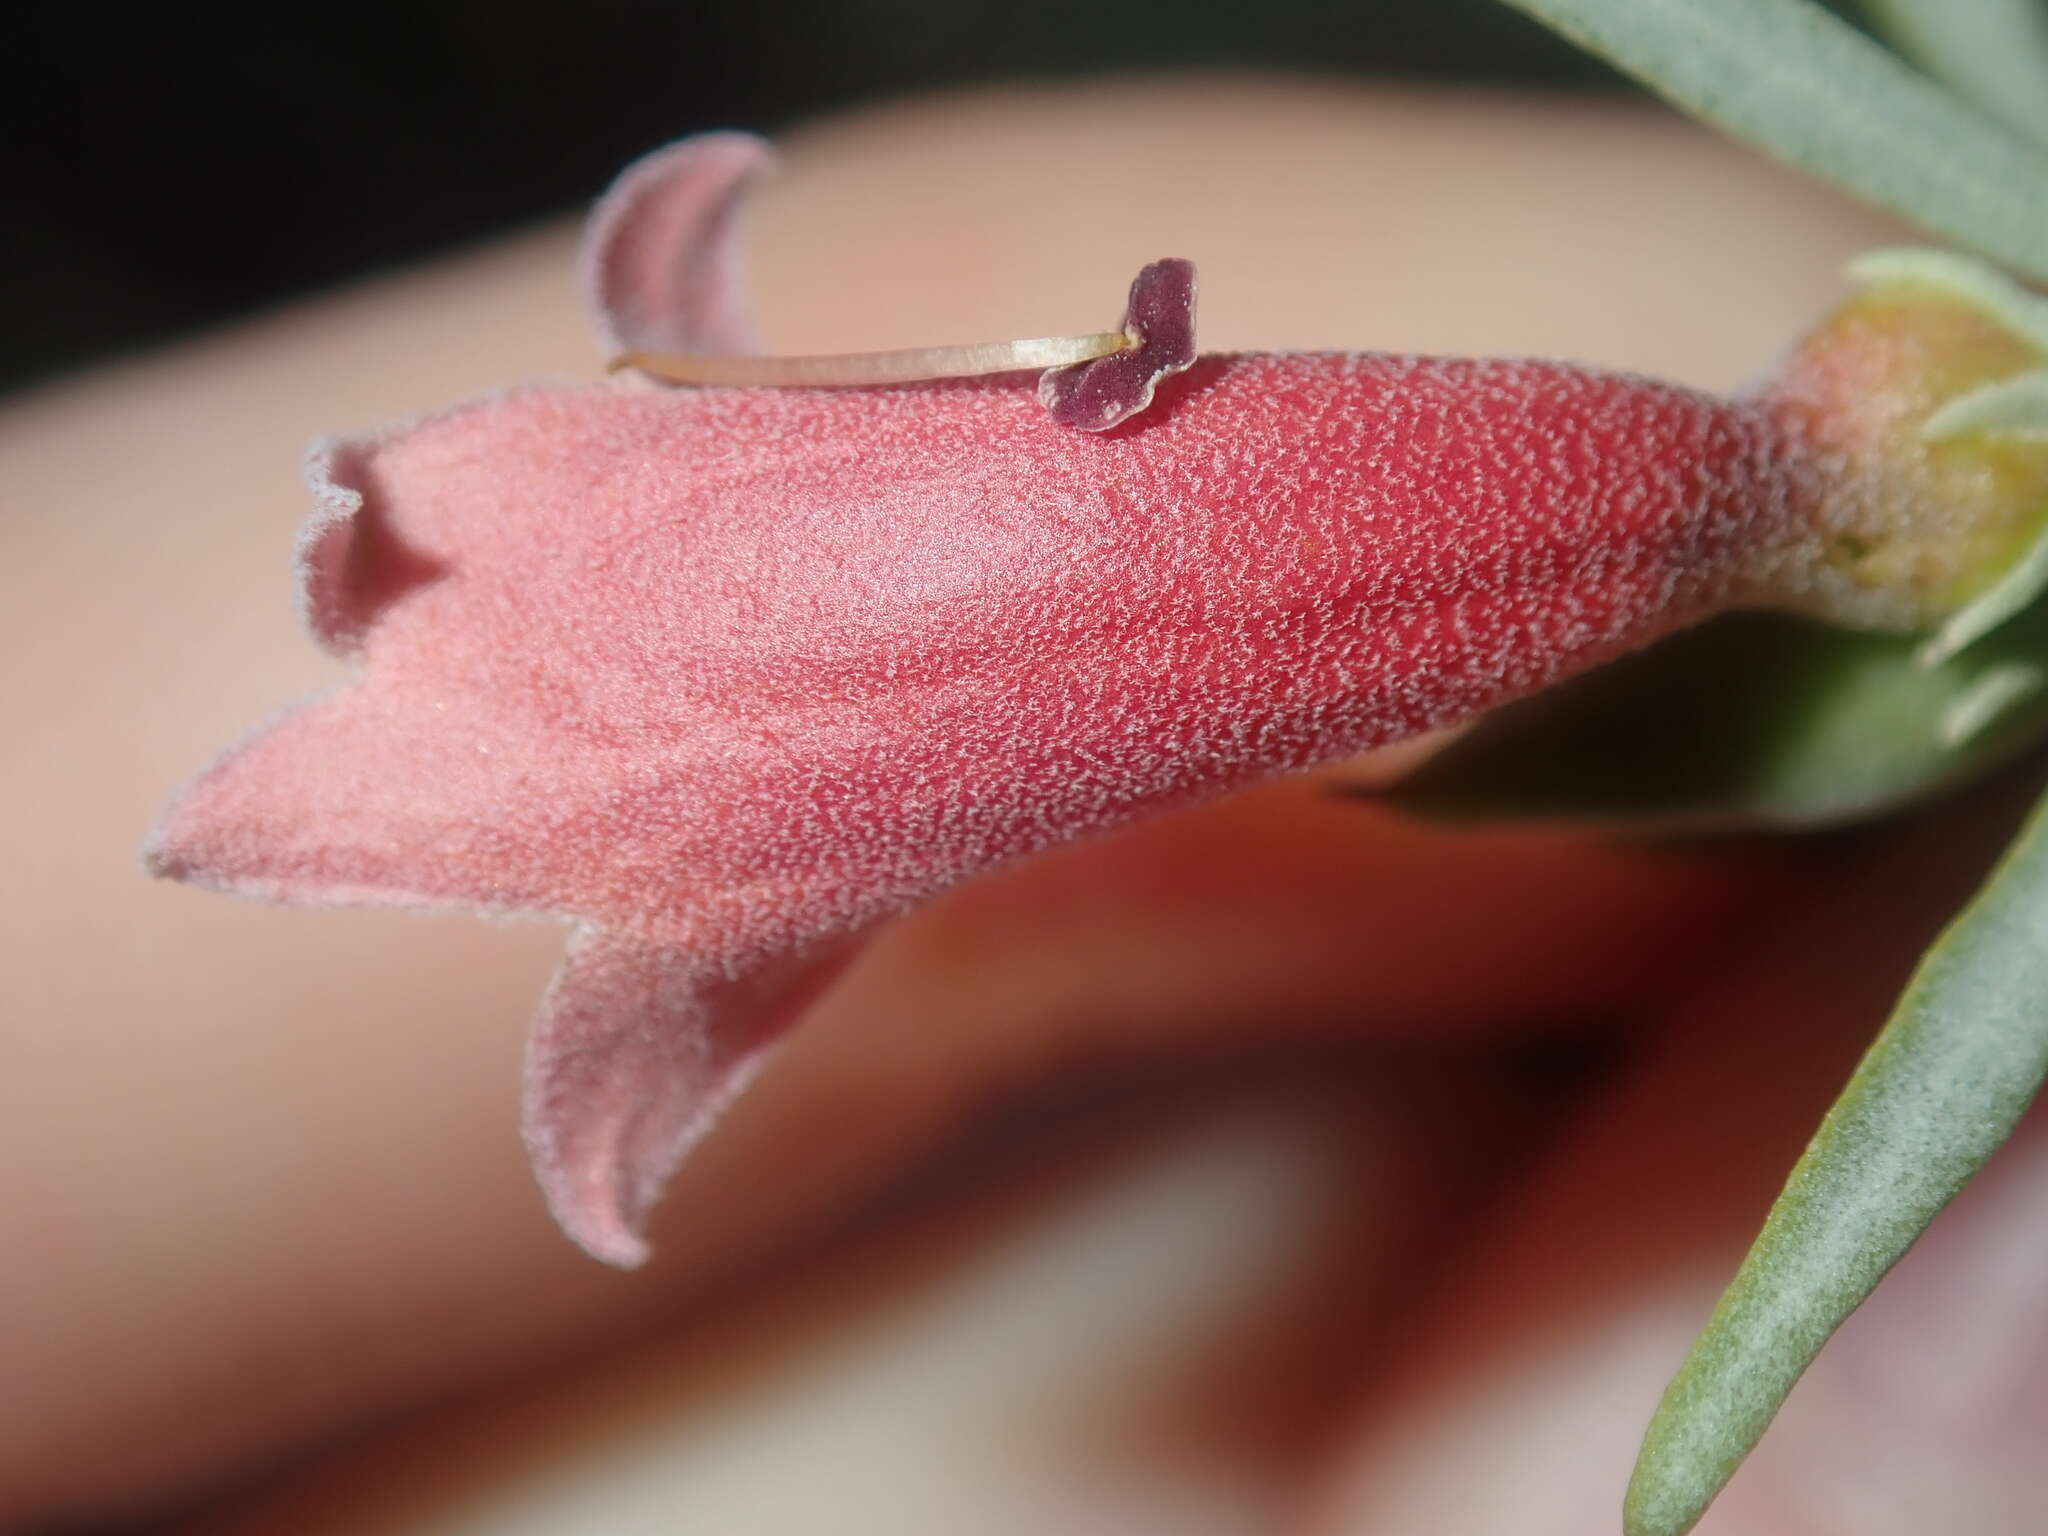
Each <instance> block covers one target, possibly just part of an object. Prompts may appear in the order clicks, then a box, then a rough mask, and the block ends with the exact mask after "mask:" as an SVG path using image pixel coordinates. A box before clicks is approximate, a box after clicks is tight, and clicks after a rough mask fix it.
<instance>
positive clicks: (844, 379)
mask: <svg viewBox="0 0 2048 1536" xmlns="http://www.w3.org/2000/svg"><path fill="white" fill-rule="evenodd" d="M1137 344H1138V341H1137V338H1136V337H1134V336H1132V335H1131V334H1130V333H1128V332H1126V331H1097V332H1094V333H1093V334H1091V335H1087V336H1032V337H1027V338H1025V339H1024V340H1022V341H981V342H971V343H969V344H967V345H965V346H957V347H906V348H903V349H901V350H898V351H892V352H842V353H836V354H828V355H824V356H816V357H744V356H718V355H713V354H709V353H693V352H626V353H622V354H620V355H619V356H618V357H615V358H613V359H612V360H611V361H610V362H609V363H607V364H606V365H605V372H607V373H619V372H622V371H624V370H625V369H628V368H630V369H634V370H635V371H637V372H640V373H644V374H647V375H648V376H649V377H651V378H657V379H661V380H663V381H664V382H666V383H670V384H698V385H707V386H720V385H723V386H727V387H731V388H737V389H746V388H754V387H775V386H788V385H795V386H805V385H814V386H815V385H834V384H907V383H912V382H915V381H918V380H922V379H965V378H974V377H977V376H979V375H981V374H989V373H1014V372H1017V371H1019V370H1022V369H1042V368H1063V367H1066V366H1068V365H1070V364H1073V363H1086V362H1091V361H1093V360H1094V359H1096V358H1099V357H1110V356H1112V355H1114V354H1115V353H1118V352H1122V351H1124V350H1126V349H1127V348H1130V347H1134V346H1136V345H1137Z"/></svg>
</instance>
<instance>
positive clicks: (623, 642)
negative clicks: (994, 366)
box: [148, 135, 1916, 1264]
mask: <svg viewBox="0 0 2048 1536" xmlns="http://www.w3.org/2000/svg"><path fill="white" fill-rule="evenodd" d="M760 156H761V150H760V149H759V147H758V146H757V145H756V144H755V143H754V141H751V140H747V139H743V138H739V137H737V136H731V135H722V136H714V137H710V138H705V139H698V140H692V141H688V142H686V143H684V144H682V145H678V146H675V147H674V148H672V149H670V150H668V151H665V152H663V153H661V154H659V155H656V156H653V157H650V158H649V159H648V160H646V161H643V162H642V163H641V164H640V165H638V166H636V167H635V168H633V169H632V170H630V171H629V172H628V173H627V174H626V175H625V177H624V178H623V179H622V181H621V183H620V185H619V187H618V188H617V189H616V190H615V191H614V192H613V193H612V194H611V196H610V197H609V198H608V199H607V200H606V202H605V203H604V204H602V205H601V206H600V208H599V211H598V213H597V215H596V217H595V220H594V223H593V229H592V243H591V247H590V251H589V254H588V256H587V260H586V272H587V274H588V276H589V280H590V282H591V285H592V287H593V289H594V291H595V294H596V296H597V299H598V302H599V306H600V311H601V316H602V323H603V325H604V327H605V331H606V339H607V340H608V341H609V342H611V343H613V344H614V345H615V346H617V347H619V348H621V349H635V348H638V349H644V350H648V351H659V350H664V349H665V350H687V349H690V348H692V347H706V346H709V347H712V348H717V349H727V350H731V349H736V348H739V347H742V346H744V344H745V333H744V326H743V323H742V320H741V310H742V306H741V304H740V301H739V298H738V294H737V289H736V286H735V282H734V280H733V278H732V273H733V272H734V270H735V264H734V258H733V251H732V244H731V240H730V238H729V229H730V225H731V207H732V203H733V199H734V196H735V194H736V192H737V190H738V188H739V187H740V185H741V183H742V182H743V181H744V179H745V178H746V176H747V175H748V174H749V173H750V171H751V170H752V169H753V168H754V166H755V165H756V163H757V162H758V160H759V159H760ZM1162 371H1170V369H1168V370H1162ZM1146 387H1147V388H1149V387H1150V384H1149V380H1148V381H1147V382H1146ZM1048 391H1049V394H1057V393H1058V391H1057V390H1053V389H1052V387H1051V386H1048ZM1808 414H1810V413H1808ZM1812 440H1813V434H1812V432H1811V430H1810V425H1809V423H1808V420H1807V415H1806V414H1802V413H1801V412H1799V411H1794V410H1790V409H1785V408H1781V407H1780V406H1779V405H1778V404H1777V403H1776V402H1774V401H1773V399H1772V398H1771V397H1770V396H1769V395H1768V394H1765V395H1762V396H1759V397H1756V398H1753V399H1749V400H1741V401H1728V400H1720V399H1715V398H1711V397H1707V396H1704V395H1701V394H1697V393H1694V392H1692V391H1689V390H1686V389H1681V388H1676V387H1672V386H1668V385H1663V384H1657V383H1652V382H1649V381H1646V380H1643V379H1639V378H1631V377H1623V376H1618V375H1613V374H1605V373H1599V372H1594V371H1589V370H1586V369H1580V368H1573V367H1567V366H1562V365H1558V364H1551V363H1541V362H1520V361H1453V360H1436V359H1423V358H1413V357H1393V356H1373V355H1345V354H1305V355H1238V356H1211V357H1206V358H1202V359H1200V360H1198V361H1196V362H1195V364H1194V366H1193V367H1192V368H1189V369H1187V370H1186V371H1185V372H1180V373H1178V374H1177V375H1175V376H1173V377H1170V378H1166V379H1165V380H1164V382H1161V383H1159V384H1158V389H1157V398H1156V399H1155V400H1153V402H1152V403H1151V405H1150V406H1149V408H1147V409H1145V410H1143V411H1142V412H1140V413H1139V414H1137V415H1136V416H1134V417H1133V418H1132V419H1130V420H1128V421H1125V422H1124V423H1123V424H1122V425H1120V426H1116V427H1114V428H1112V429H1111V430H1108V431H1105V432H1099V433H1097V432H1086V431H1077V430H1074V429H1073V428H1072V427H1069V426H1064V425H1061V424H1059V423H1058V422H1056V421H1054V420H1053V419H1051V417H1050V416H1049V415H1048V413H1047V410H1046V408H1045V407H1044V406H1043V405H1041V401H1040V395H1039V389H1038V386H1037V381H1036V380H1035V379H1034V378H1032V377H1030V376H1022V377H1020V376H1018V375H1016V374H1009V375H1002V376H998V377H995V378H992V379H979V380H973V381H958V380H956V381H949V382H930V383H921V384H909V385H903V386H896V387H887V388H813V389H773V388H757V389H727V388H720V389H701V390H697V389H690V390H671V389H666V388H658V387H651V386H649V385H647V384H646V383H645V382H643V381H632V382H627V381H614V382H608V383H602V384H595V385H584V386H537V387H529V388H522V389H517V390H513V391H511V392H508V393H506V394H503V395H500V396H497V397H494V398H491V399H487V400H482V401H477V402H473V403H470V404H466V405H462V406H458V407H455V408H453V409H451V410H448V411H446V412H443V413H441V414H439V415H436V416H433V417H431V418H428V419H426V420H423V421H419V422H415V423H412V424H409V425H406V426H403V427H400V428H397V429H394V430H391V431H388V432H385V433H382V434H380V435H377V436H374V437H369V438H358V439H345V440H338V441H331V442H327V443H324V444H322V445H319V446H318V447H316V449H315V451H314V453H313V456H312V459H311V475H312V480H313V487H314V496H315V503H316V509H315V512H314V515H313V518H312V520H311V522H310V523H309V525H308V526H307V528H306V530H305V533H304V535H303V536H302V539H301V544H300V553H299V575H300V582H301V589H300V590H301V601H302V604H303V607H304V612H305V614H306V617H307V620H308V623H309V625H310V627H311V628H312V630H313V632H314V634H315V635H316V636H317V637H318V639H319V640H320V641H321V643H322V644H324V645H325V646H327V647H328V648H329V649H330V650H332V651H334V652H336V653H338V654H342V655H346V656H350V657H353V658H356V659H358V660H359V662H360V664H361V666H360V675H359V677H357V678H356V679H355V680H354V681H352V682H350V683H349V684H348V685H346V686H345V687H343V688H341V689H340V690H338V691H336V692H333V693H330V694H328V695H326V696H323V697H320V698H317V699H314V700H312V701H310V702H308V703H306V704H303V705H302V706H300V707H299V708H298V709H297V710H296V711H294V712H293V713H291V714H289V715H287V716H285V717H284V718H282V719H281V720H279V721H278V722H276V723H274V724H271V725H269V726H267V727H265V728H264V729H262V730H261V731H259V732H258V733H257V734H256V735H254V736H253V737H252V738H251V739H249V740H248V741H246V742H244V743H242V744H241V745H240V746H238V747H236V748H234V749H233V750H231V751H230V752H229V753H228V754H227V755H226V756H224V757H223V758H222V759H221V760H219V761H218V762H216V763H215V764H214V765H213V766H212V767H210V768H209V769H207V770H206V771H205V772H204V773H203V774H202V775H201V776H200V777H199V778H198V779H197V781H196V782H195V783H193V784H192V785H191V786H190V787H189V788H188V789H187V790H186V791H185V792H184V794H183V795H182V796H181V798H180V799H179V800H178V801H177V803H176V804H175V805H174V807H173V808H172V809H171V811H170V812H169V813H168V815H167V816H166V818H165V820H164V822H163V824H162V825H161V827H160V828H159V829H158V830H157V832H156V833H155V835H154V837H153V839H152V841H151V843H150V847H149V851H148V858H149V861H150V864H151V866H152V868H153V869H155V870H156V871H157V872H159V873H161V874H165V875H170V876H174V877H177V878H181V879H188V880H195V881H200V882H203V883H206V884H209V885H213V886H218V887H222V888H225V889H230V890H235V891H239V892H245V893H250V894H254V895H259V896H263V897H268V898H272V899H277V900H283V901H292V902H367V903H375V904H381V905H404V906H421V905H434V906H441V905H460V906H463V907H469V908H481V909H484V910H486V911H490V912H497V913H521V914H547V915H552V916H558V917H562V918H566V919H568V920H570V921H571V922H572V923H573V924H574V935H573V938H572V940H571V943H570V948H569V953H568V957H567V960H566V962H565V963H564V965H563V967H562V970H561V972H560V974H559V975H558V976H557V978H556V980H555V983H554V985H553V988H552V990H551V991H550V993H549V996H548V998H547V1000H546V1002H545V1004H544V1006H543V1008H542V1010H541V1013H540V1016H539V1019H538V1021H537V1023H536V1025H535V1031H534V1036H533V1041H532V1046H531V1053H530V1057H529V1066H528V1076H527V1085H526V1100H525V1124H526V1135H527V1139H528V1144H529V1146H530V1148H531V1151H532V1154H533V1157H534V1161H535V1164H536V1167H537V1170H538V1173H539V1177H540V1180H541V1183H542V1185H543V1187H544V1188H545V1190H546V1192H547V1196H548V1199H549V1201H550V1203H551V1205H552V1207H553V1209H554V1211H555V1213H556V1215H557V1216H558V1217H559V1219H560V1220H561V1221H562V1223H563V1225H564V1226H565V1227H566V1228H567V1229H568V1231H569V1232H570V1233H571V1234H572V1235H573V1236H574V1237H575V1238H576V1240H577V1241H578V1242H580V1243H581V1244H582V1245H583V1246H584V1247H585V1248H587V1249H588V1250H589V1251H590V1252H592V1253H593V1254H596V1255H597V1256H599V1257H600V1258H603V1259H606V1260H609V1261H611V1262H613V1263H617V1264H632V1263H635V1262H638V1261H639V1260H640V1259H641V1258H642V1257H643V1256H644V1252H645V1250H644V1245H643V1243H642V1241H641V1238H640V1236H639V1232H640V1225H641V1221H642V1218H643V1215H644V1213H645V1211H646V1209H647V1207H648V1206H649V1204H650V1203H651V1202H652V1201H653V1199H654V1198H655V1196H656V1194H657V1193H658V1191H659V1188H660V1186H661V1183H662V1181H663V1179H664V1178H665V1177H666V1176H667V1174H668V1173H669V1171H670V1170H671V1169H672V1167H673V1166H674V1164H675V1163H676V1161H677V1160H678V1159H679V1158H680V1157H681V1155H682V1154H683V1152H684V1151H685V1150H686V1149H687V1147H688V1146H689V1145H690V1143H691V1142H692V1140H693V1139H694V1138H695V1137H697V1136H698V1135H699V1134H700V1133H701V1132H702V1131H703V1129H704V1128H705V1127H706V1126H707V1125H708V1123H709V1122H710V1121H711V1119H712V1118H713V1117H714V1116H715V1114H716V1113H717V1111H718V1109H719V1108H720V1106H721V1105H722V1104H723V1103H725V1102H726V1101H727V1100H728V1099H729V1098H730V1097H731V1096H732V1095H733V1094H734V1093H736V1092H737V1091H738V1090H739V1088H740V1087H741V1086H742V1084H743V1083H744V1081H745V1080H746V1078H747V1076H748V1074H749V1073H750V1072H751V1071H752V1070H753V1069H754V1067H755V1066H756V1065H757V1063H759V1062H760V1061H761V1059H762V1056H763V1053H764V1051H765V1050H766V1048H767V1047H768V1046H769V1045H770V1044H771V1043H772V1042H773V1041H774V1040H775V1038H776V1037H777V1036H778V1035H779V1034H780V1033H781V1032H782V1030H783V1029H784V1028H786V1027H787V1025H788V1024H789V1023H790V1021H791V1020H792V1019H793V1018H794V1017H795V1016H796V1014H797V1013H798V1012H799V1011H800V1010H801V1009H802V1008H803V1006H804V1004H805V1002H806V1000H807V999H808V998H809V997H810V996H811V995H812V994H813V993H815V991H816V990H817V989H818V988H819V987H820V986H821V985H823V984H824V983H825V981H826V980H828V979H829V977H830V976H831V975H832V973H833V972H834V970H835V968H836V966H837V964H838V963H840V962H841V961H842V960H843V959H844V958H845V957H846V956H847V954H848V953H849V952H850V950H851V948H852V947H853V945H854V944H855V943H856V942H857V941H858V940H859V938H860V937H861V936H862V935H863V934H865V933H866V932H868V931H869V930H871V929H872V928H873V927H874V925H876V924H878V923H880V922H882V921H884V920H886V919H888V918H889V917H891V916H893V915H895V914H898V913H900V912H902V911H903V910H904V909H905V908H906V907H908V906H910V905H912V904H913V903H916V902H918V901H921V900H923V899H924V898H927V897H929V896H931V895H932V894H933V893H935V892H937V891H939V890H941V889H943V888H944V887H946V886H948V885H950V884H952V883H954V882H956V881H959V880H962V879H965V878H967V877H969V876H971V875H973V874H975V873H976V872H978V871H981V870H984V869H987V868H989V867H990V866H992V865H995V864H998V863H1000V862H1002V861H1005V860H1008V859H1012V858H1016V857H1018V856H1020V855H1023V854H1027V853H1029V852H1031V851H1033V850H1035V849H1039V848H1043V847H1045V846H1047V845H1048V844H1052V843H1055V842H1059V841H1061V840H1064V839H1067V838H1071V837H1074V836H1077V835H1079V834H1082V833H1086V832H1091V831H1096V830H1099V829H1102V828H1106V827H1110V826H1113V825H1116V824H1117V823H1120V822H1123V821H1127V820H1129V819H1131V818H1132V817H1135V816H1139V815H1143V814H1147V813H1150V812H1153V811H1158V810H1162V809H1165V808H1167V807H1169V806H1174V805H1178V804H1183V803H1186V802H1188V801H1191V800H1195V799H1198V798H1201V797H1204V796H1211V795H1217V794H1221V793H1224V792H1226V791H1228V790H1230V789H1233V788H1235V787H1237V786H1240V785H1243V784H1246V783H1248V782H1250V781H1252V780H1254V779H1258V778H1261V777H1263V776H1267V775H1271V774H1274V773H1279V772H1284V771H1287V770H1290V769H1299V768H1303V767H1307V766H1309V765H1311V764H1315V763H1318V762H1322V761H1326V760H1329V759H1333V758H1337V757H1341V756H1344V755H1347V754H1350V753H1354V752H1357V751H1359V750H1361V749H1364V748H1367V747H1371V746H1374V745H1376V744H1379V743H1383V742H1388V741H1392V740H1394V739H1396V738H1399V737H1403V736H1407V735H1410V734H1413V733H1415V732H1419V731H1423V730H1427V729H1430V728H1432V727H1437V726H1443V725H1447V724H1450V723H1452V722H1455V721H1459V720H1462V719H1465V718H1467V717H1469V716H1471V715H1473V714H1475V713H1477V712H1479V711H1482V710H1485V709H1488V708H1490V707H1492V706H1494V705H1497V704H1500V703H1503V702H1505V701H1507V700H1510V699H1513V698H1515V697H1518V696H1520V695H1524V694H1527V693H1529V692H1531V691H1533V690H1536V689H1540V688H1543V687H1544V686H1546V685H1548V684H1550V683H1552V682H1554V681H1556V680H1558V679H1561V678H1563V677H1565V676H1567V675H1569V674H1571V673H1574V672H1576V671H1579V670H1581V669H1584V668H1586V667H1589V666H1592V665H1595V664H1597V663H1599V662H1602V661H1605V660H1607V659H1608V658H1610V657H1613V656H1615V655H1616V654H1618V653H1620V652H1622V651H1625V650H1628V649H1631V648H1633V647H1637V646H1640V645H1642V644H1645V643H1646V642H1648V641H1650V640H1652V639H1654V638H1656V637H1657V636H1659V635H1661V634H1663V633H1665V632H1667V631H1670V630H1672V629H1674V628H1676V627H1678V626H1680V625H1684V624H1687V623H1690V622H1692V621H1694V620H1696V619H1699V618H1701V617H1703V616H1705V615H1707V614H1709V613H1711V612H1713V611H1716V610H1719V609H1722V608H1726V607H1729V606H1733V605H1739V604H1758V603H1776V604H1780V605H1791V606H1806V607H1815V608H1820V609H1823V610H1825V611H1830V612H1836V613H1853V614H1855V615H1857V616H1859V617H1862V618H1864V619H1868V620H1875V621H1879V622H1898V621H1903V620H1909V619H1912V618H1914V617H1916V613H1915V612H1914V599H1912V598H1911V597H1910V596H1901V595H1899V594H1898V593H1897V592H1896V591H1893V590H1878V589H1874V588H1873V589H1872V590H1870V591H1867V592H1866V591H1863V590H1862V589H1860V588H1859V586H1858V584H1857V580H1856V578H1855V576H1854V573H1853V572H1847V571H1845V570H1844V568H1843V566H1842V564H1841V562H1840V560H1839V559H1838V558H1836V549H1837V542H1836V541H1835V539H1834V536H1835V534H1837V533H1839V532H1840V531H1841V530H1842V529H1843V528H1844V527H1848V526H1850V525H1851V524H1853V525H1854V526H1856V527H1858V528H1863V529H1866V530H1868V529H1871V528H1875V529H1877V530H1878V531H1879V532H1882V530H1883V529H1884V528H1885V527H1886V526H1888V525H1889V524H1888V521H1887V520H1895V519H1896V518H1897V517H1899V516H1902V515H1904V514H1903V513H1901V512H1900V510H1899V508H1897V507H1895V506H1892V505H1890V503H1888V502H1887V501H1886V499H1885V497H1884V496H1881V495H1875V494H1873V491H1872V487H1873V484H1874V483H1875V482H1873V481H1872V480H1871V479H1870V478H1869V476H1868V474H1867V473H1866V471H1865V470H1864V469H1862V468H1860V467H1859V465H1858V462H1857V461H1856V460H1855V459H1854V458H1853V457H1852V456H1847V455H1845V454H1843V453H1841V452H1838V451H1833V450H1830V451H1827V452H1819V451H1810V450H1809V447H1808V444H1809V443H1810V442H1811V441H1812ZM1867 544H1868V540H1867V539H1864V540H1861V541H1860V542H1859V543H1858V546H1857V547H1858V548H1859V549H1861V548H1864V547H1866V546H1867Z"/></svg>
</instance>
